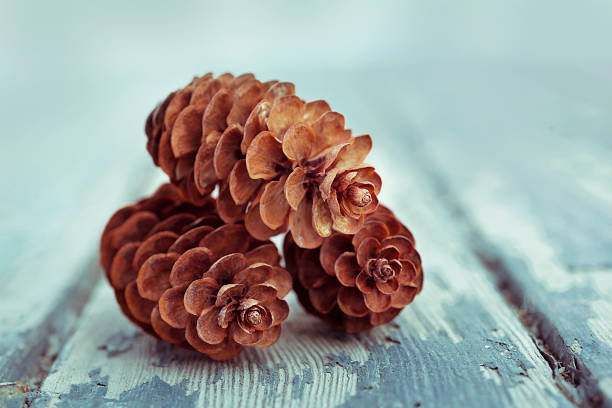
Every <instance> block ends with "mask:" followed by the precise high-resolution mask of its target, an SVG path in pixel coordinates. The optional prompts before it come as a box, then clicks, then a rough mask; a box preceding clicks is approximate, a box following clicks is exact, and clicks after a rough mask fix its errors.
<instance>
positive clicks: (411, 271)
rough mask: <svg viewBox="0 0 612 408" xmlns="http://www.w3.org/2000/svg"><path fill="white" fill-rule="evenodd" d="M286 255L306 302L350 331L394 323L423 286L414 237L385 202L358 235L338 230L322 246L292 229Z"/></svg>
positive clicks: (301, 298) (286, 245)
mask: <svg viewBox="0 0 612 408" xmlns="http://www.w3.org/2000/svg"><path fill="white" fill-rule="evenodd" d="M284 256H285V259H286V263H287V265H286V266H287V269H288V270H289V272H290V273H291V274H292V275H293V278H294V289H295V291H296V293H297V295H298V299H299V300H300V303H302V305H303V306H304V307H305V308H306V310H308V311H309V312H311V313H313V314H315V315H317V316H319V317H320V318H322V319H323V320H324V321H325V322H327V323H328V324H330V325H332V326H335V327H339V328H342V329H344V330H346V331H347V332H361V331H364V330H368V329H370V328H372V327H373V326H378V325H381V324H385V323H388V322H390V321H391V320H393V319H394V318H395V317H396V316H397V315H398V314H399V313H400V312H401V310H402V309H403V308H404V307H405V306H406V305H408V304H409V303H411V302H412V300H413V299H414V297H415V296H416V295H417V294H418V293H419V292H420V291H421V289H422V287H423V270H422V266H421V258H420V256H419V254H418V252H417V251H416V250H415V248H414V237H413V236H412V234H411V233H410V231H409V230H408V229H407V228H406V227H405V226H404V225H402V224H401V223H400V222H399V221H398V220H397V219H396V218H395V216H394V215H393V213H392V212H391V211H390V210H389V209H387V208H386V207H384V206H379V207H378V209H377V210H376V212H374V213H372V214H370V215H368V216H367V217H366V220H365V223H364V225H363V226H362V227H361V228H360V229H359V231H358V232H357V233H356V234H355V235H346V234H341V233H334V234H332V235H331V236H330V237H329V238H326V239H325V240H324V242H323V244H322V246H321V247H320V248H317V249H302V248H300V247H298V246H297V245H295V243H294V241H293V239H292V237H291V236H290V234H287V235H286V237H285V242H284Z"/></svg>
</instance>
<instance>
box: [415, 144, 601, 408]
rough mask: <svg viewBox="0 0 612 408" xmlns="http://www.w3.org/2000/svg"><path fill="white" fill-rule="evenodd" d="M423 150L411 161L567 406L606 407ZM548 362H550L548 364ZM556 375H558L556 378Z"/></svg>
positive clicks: (590, 379)
mask: <svg viewBox="0 0 612 408" xmlns="http://www.w3.org/2000/svg"><path fill="white" fill-rule="evenodd" d="M423 150H424V148H423V146H422V145H421V146H419V152H417V153H416V154H415V157H414V158H413V159H414V160H415V161H416V162H417V164H418V167H419V168H420V169H421V170H422V171H423V173H424V175H425V177H427V178H428V179H429V180H430V181H431V182H432V187H433V190H434V191H435V192H436V193H437V194H438V196H439V197H440V199H441V200H440V201H441V202H442V205H443V206H444V207H446V208H447V210H448V211H449V212H450V213H451V214H453V215H454V216H455V218H456V219H457V220H458V222H459V223H461V224H462V226H463V231H462V234H463V235H465V236H466V241H467V242H468V245H467V246H468V248H470V249H471V250H472V251H473V252H474V254H475V255H476V257H477V258H478V259H479V261H480V262H481V264H482V265H483V266H484V268H485V269H486V270H487V271H489V272H490V273H491V275H492V276H493V277H494V278H495V282H496V284H497V286H498V288H499V289H500V291H501V292H502V293H503V295H504V298H505V300H506V302H507V303H508V304H509V305H510V306H511V308H512V309H513V310H514V311H515V313H517V315H518V317H519V319H520V320H521V322H522V324H523V326H524V327H525V329H526V330H527V331H528V332H529V335H530V336H531V337H532V340H533V341H534V343H535V344H536V346H538V350H539V351H540V353H541V354H542V356H543V357H544V359H545V360H546V361H547V362H548V363H549V366H550V367H551V375H552V377H553V379H555V383H556V385H557V387H558V388H559V389H560V391H561V393H562V394H563V395H564V397H565V398H567V399H568V401H569V402H570V403H572V404H575V405H577V406H583V405H586V406H590V407H601V406H609V404H610V401H606V397H605V395H604V392H603V391H602V390H601V388H600V387H599V385H598V382H597V379H595V378H594V376H593V375H592V373H591V372H590V370H589V369H588V368H587V367H585V366H584V365H583V364H581V363H580V362H579V359H578V357H576V355H575V354H574V353H573V352H572V351H571V350H570V349H569V347H567V346H566V345H565V343H564V341H563V340H562V338H561V335H560V333H559V331H558V330H557V328H556V327H555V326H554V324H553V323H552V322H551V321H550V320H549V319H548V317H547V316H545V315H544V314H543V313H542V312H541V311H539V310H537V309H535V308H534V307H533V305H531V304H530V303H529V301H528V299H527V296H526V295H525V293H523V290H522V289H521V287H520V284H519V283H518V282H515V281H514V279H513V278H512V274H511V273H510V271H509V266H508V264H507V262H506V261H505V260H504V258H503V257H502V256H500V255H499V250H498V249H497V246H496V245H495V244H494V243H492V242H490V241H488V240H487V239H486V238H485V237H484V236H483V234H482V233H481V231H480V230H479V228H478V227H477V226H476V224H475V223H474V222H473V220H472V219H471V217H470V216H469V215H468V214H467V213H466V211H465V210H464V208H463V206H462V205H461V204H460V203H459V202H458V201H457V199H456V198H455V196H454V194H453V192H452V190H451V188H450V187H449V186H448V184H447V183H446V181H445V180H444V178H443V177H442V175H441V174H439V172H437V171H436V170H435V169H434V168H433V167H432V165H431V164H430V163H431V162H428V161H427V160H426V158H424V157H423V156H424V155H426V153H425V152H424V151H423ZM485 248H486V250H484V249H485ZM539 344H540V345H539ZM543 349H544V350H549V353H547V354H548V357H546V356H545V355H544V353H543ZM551 359H553V360H554V361H553V363H552V364H551V361H550V360H551ZM557 372H558V373H559V374H561V375H557ZM559 379H562V380H559Z"/></svg>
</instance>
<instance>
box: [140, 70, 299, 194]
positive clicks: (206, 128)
mask: <svg viewBox="0 0 612 408" xmlns="http://www.w3.org/2000/svg"><path fill="white" fill-rule="evenodd" d="M292 93H293V84H288V83H278V82H277V81H271V82H266V83H262V82H260V81H257V80H256V79H255V77H254V76H253V74H244V75H240V76H238V77H234V76H233V75H231V74H223V75H220V76H218V77H217V78H213V76H212V74H210V73H209V74H206V75H204V76H202V77H196V78H194V79H193V80H192V81H191V82H190V83H189V84H188V85H187V86H186V87H185V88H183V89H180V90H178V91H175V92H172V93H170V95H168V96H167V97H166V99H165V100H164V101H163V102H161V103H160V104H159V105H158V106H157V107H156V108H155V109H154V110H153V111H152V112H151V114H150V115H149V117H148V118H147V121H146V124H145V133H146V134H147V150H148V151H149V153H150V155H151V157H152V158H153V161H154V162H155V164H156V165H158V166H160V167H161V168H162V170H163V171H164V172H165V173H166V174H167V175H168V176H169V177H170V180H171V182H172V183H173V184H175V185H176V186H177V187H178V191H179V193H180V194H181V196H182V197H183V199H184V200H186V201H189V202H191V203H194V204H200V203H201V202H202V200H205V199H206V197H207V195H208V193H210V192H211V191H212V190H213V189H214V188H215V186H216V185H217V183H218V181H219V180H224V179H226V178H227V176H228V173H229V172H230V171H231V170H232V168H233V166H234V163H235V162H236V161H238V160H239V159H240V158H241V156H243V154H242V152H241V147H240V144H241V143H242V141H243V138H242V133H243V128H244V126H245V123H246V121H247V118H248V116H249V114H250V113H251V111H252V110H253V108H254V107H255V106H256V104H257V103H258V102H260V101H261V100H262V99H263V100H269V101H274V100H275V99H276V98H277V97H279V96H282V95H285V94H292ZM219 144H220V146H219V151H218V152H216V150H217V146H218V145H219ZM215 157H216V158H215Z"/></svg>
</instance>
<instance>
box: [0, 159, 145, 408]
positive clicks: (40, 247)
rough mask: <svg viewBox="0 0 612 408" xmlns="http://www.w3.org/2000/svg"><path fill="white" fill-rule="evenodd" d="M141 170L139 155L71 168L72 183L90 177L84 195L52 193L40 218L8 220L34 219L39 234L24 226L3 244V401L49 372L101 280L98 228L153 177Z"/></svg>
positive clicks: (16, 400) (21, 394)
mask: <svg viewBox="0 0 612 408" xmlns="http://www.w3.org/2000/svg"><path fill="white" fill-rule="evenodd" d="M120 163H121V162H120ZM145 169H146V167H144V166H143V161H141V160H136V161H130V163H122V167H116V168H115V169H114V170H112V169H111V170H110V171H104V172H102V174H99V173H98V174H95V173H93V172H92V173H89V174H81V175H75V176H74V177H73V178H72V180H69V182H76V181H77V179H79V180H80V181H83V182H85V180H84V179H85V178H86V177H89V178H90V179H89V180H87V186H88V187H87V189H85V190H83V191H84V192H86V193H85V194H83V195H82V196H80V197H78V198H77V199H73V198H75V197H73V196H72V195H70V196H60V197H55V198H54V199H55V200H56V203H53V204H52V205H54V206H53V207H52V208H50V206H49V205H50V203H51V202H52V201H51V200H53V198H52V197H48V196H47V197H45V198H46V200H45V202H46V203H47V210H46V211H49V213H43V214H40V220H38V221H37V220H32V219H30V220H27V221H25V222H24V220H17V222H16V220H12V222H13V223H14V224H15V225H17V224H19V223H21V225H23V226H24V227H26V226H32V227H34V226H37V227H38V230H39V232H40V233H37V232H36V231H28V234H23V235H22V236H23V237H24V239H22V240H17V241H16V242H13V243H12V245H11V247H10V249H6V248H5V249H3V253H6V254H7V256H11V257H14V258H13V259H10V261H12V262H11V263H10V264H9V265H8V267H7V268H6V269H4V270H3V271H2V278H3V283H2V285H1V286H0V299H2V301H1V305H2V313H0V402H1V401H4V399H6V401H12V402H11V404H15V406H19V407H20V406H21V404H22V403H23V401H24V400H25V399H26V397H27V395H28V392H29V391H30V390H31V389H36V387H37V383H40V381H42V379H43V378H44V376H45V375H46V373H47V371H48V370H49V368H50V365H51V363H52V362H53V359H54V358H55V356H56V355H57V353H58V352H59V350H60V349H61V347H62V344H63V342H64V341H65V340H66V338H67V337H68V335H69V334H70V331H71V329H72V328H73V325H74V322H75V321H76V320H77V318H78V316H79V314H80V312H81V310H82V307H83V305H84V304H85V302H86V301H87V298H88V296H89V293H90V291H91V289H92V288H93V286H94V284H95V282H96V281H97V280H98V277H99V267H98V265H97V263H98V262H97V256H96V255H95V253H96V250H97V246H98V241H99V234H100V232H101V230H102V228H103V226H104V224H105V222H106V220H107V218H108V217H109V216H110V214H112V212H113V211H114V209H115V207H117V206H119V205H120V204H125V203H128V202H130V201H132V200H133V199H134V198H135V197H136V196H137V191H138V192H140V191H142V189H143V182H144V181H145V180H150V178H151V177H150V172H149V171H146V170H145ZM126 170H128V171H131V172H133V174H134V176H133V178H131V180H130V183H125V171H126ZM143 170H145V171H143ZM59 184H60V185H61V184H62V183H59ZM75 184H76V183H75ZM43 196H44V195H43ZM36 205H40V203H33V204H32V205H31V207H33V206H36ZM24 206H27V204H25V203H24ZM27 209H30V210H31V208H26V210H27ZM20 210H21V211H24V208H23V207H22V208H20ZM48 214H52V215H53V216H52V217H50V216H48ZM30 217H32V215H30ZM11 228H12V225H9V226H7V228H6V230H5V232H7V233H8V232H10V230H11ZM4 251H6V252H4Z"/></svg>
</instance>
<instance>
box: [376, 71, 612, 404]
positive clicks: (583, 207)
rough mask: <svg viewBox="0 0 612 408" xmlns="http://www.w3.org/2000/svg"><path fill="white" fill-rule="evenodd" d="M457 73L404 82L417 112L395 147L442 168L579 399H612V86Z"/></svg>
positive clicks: (442, 182)
mask: <svg viewBox="0 0 612 408" xmlns="http://www.w3.org/2000/svg"><path fill="white" fill-rule="evenodd" d="M438 74H439V72H438ZM455 75H456V76H455V77H451V78H450V79H448V78H447V77H443V76H441V75H431V74H430V75H422V76H420V77H419V80H420V85H419V86H415V88H414V89H412V90H411V92H410V94H409V96H408V97H406V95H408V93H406V92H399V91H396V92H395V93H394V94H393V97H392V101H393V102H391V103H396V104H397V105H398V106H402V107H403V108H402V109H403V113H404V115H405V116H404V117H400V116H395V117H390V122H389V129H388V134H390V135H391V134H394V133H395V134H399V135H402V137H407V136H408V134H411V135H410V137H407V139H405V140H406V142H405V143H400V144H398V149H397V150H396V151H395V152H390V153H391V155H390V159H391V160H399V159H400V158H401V157H407V156H408V157H410V160H416V161H417V162H418V163H419V164H420V165H422V166H423V167H425V168H427V169H429V170H430V176H431V177H430V179H429V182H430V183H432V184H434V185H436V186H437V188H438V191H439V195H438V199H439V200H441V201H443V202H445V203H447V205H448V206H449V208H450V209H451V211H455V212H456V214H457V219H458V220H460V221H461V222H463V223H464V228H465V230H466V234H465V238H464V239H465V240H466V241H467V242H469V244H470V246H471V247H472V249H473V250H474V251H475V252H476V253H477V254H478V256H479V257H481V259H482V260H483V262H484V263H485V264H486V265H487V267H488V268H489V269H490V270H491V271H492V272H493V273H494V274H495V276H496V277H497V278H498V279H499V282H500V285H501V286H502V287H504V288H506V289H507V291H508V292H509V294H510V296H511V299H512V300H513V302H515V303H516V304H517V305H518V306H520V307H521V309H522V312H527V313H528V316H529V319H530V321H529V323H531V324H533V325H534V327H535V328H536V330H537V332H538V336H539V337H541V338H542V339H543V340H544V342H545V343H546V345H547V346H548V347H549V348H550V350H551V351H552V353H553V354H554V355H555V357H556V358H557V359H558V360H560V361H561V363H562V365H563V367H564V370H565V375H566V376H567V377H568V379H569V380H570V381H571V382H573V383H574V385H575V386H576V388H577V390H578V391H579V392H580V400H579V401H582V402H583V403H586V404H592V405H599V404H603V405H605V406H612V364H611V363H612V319H610V316H611V315H612V267H611V266H612V195H611V190H610V186H611V185H612V162H611V161H610V157H612V156H611V147H610V138H609V133H610V130H611V129H612V118H611V117H610V115H609V112H610V107H611V106H612V100H611V98H610V92H609V91H610V88H609V86H606V84H602V83H601V81H599V82H598V81H593V82H589V81H588V80H586V79H584V78H579V77H577V76H575V75H576V74H574V75H568V76H560V77H557V78H547V73H546V72H542V73H541V74H540V73H538V72H537V71H536V72H533V71H532V72H531V74H530V75H522V76H521V75H517V74H516V73H510V72H507V71H501V72H499V71H496V72H495V73H491V72H488V73H487V72H482V71H481V72H475V73H468V72H461V73H457V74H455ZM459 78H460V80H459ZM395 79H397V78H395ZM576 82H580V86H575V83H576ZM536 84H538V85H536ZM389 88H390V87H389ZM378 96H379V98H381V99H380V101H382V98H383V97H384V98H389V94H385V95H378ZM458 99H460V100H461V103H458V101H457V100H458ZM423 107H426V108H423ZM419 108H420V109H419ZM408 141H410V142H408ZM419 142H421V143H423V144H424V147H423V148H422V149H420V148H419V147H418V144H419ZM415 145H417V147H416V150H415ZM430 159H431V161H430Z"/></svg>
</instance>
